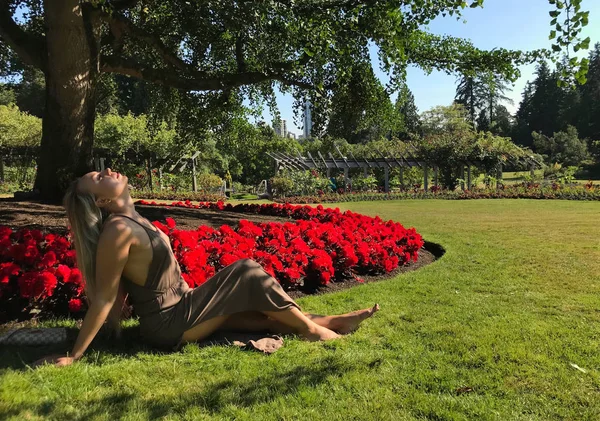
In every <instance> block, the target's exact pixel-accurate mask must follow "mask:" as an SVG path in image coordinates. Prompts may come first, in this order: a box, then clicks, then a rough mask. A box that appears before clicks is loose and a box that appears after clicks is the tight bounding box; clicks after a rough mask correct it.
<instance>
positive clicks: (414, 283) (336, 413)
mask: <svg viewBox="0 0 600 421" xmlns="http://www.w3.org/2000/svg"><path fill="white" fill-rule="evenodd" d="M333 206H335V205H333ZM340 207H341V208H342V209H351V210H353V211H356V212H360V213H364V214H369V215H379V216H381V217H382V218H383V219H393V220H395V221H400V222H401V223H403V224H404V225H405V226H414V227H416V228H417V230H418V231H419V232H420V233H421V234H423V236H424V237H425V239H427V240H429V241H433V242H437V243H440V244H442V245H443V246H444V247H445V248H446V250H447V253H446V255H445V256H444V257H443V258H442V259H440V260H439V261H437V262H435V263H433V264H431V265H429V266H427V267H425V268H423V269H420V270H418V271H416V272H411V273H408V274H404V275H400V276H398V277H396V278H394V279H392V280H387V281H383V282H378V283H373V284H367V285H362V286H360V287H357V288H353V289H350V290H346V291H343V292H339V293H337V294H330V295H324V296H316V297H309V298H304V299H300V300H298V302H299V304H300V305H301V306H302V307H303V309H304V310H305V311H310V312H315V313H342V312H345V311H348V310H354V309H358V308H363V307H367V306H370V305H372V304H373V303H375V302H378V303H380V305H381V311H380V312H379V313H378V314H377V315H376V316H375V317H374V318H372V319H370V320H367V321H366V322H364V324H363V325H362V326H361V328H360V329H359V330H358V331H357V332H355V333H354V334H352V335H350V336H347V337H344V338H343V339H340V340H335V341H331V342H326V343H308V342H304V341H301V340H299V339H295V338H292V337H288V338H286V344H285V346H284V347H283V348H281V349H280V350H279V351H277V352H276V353H275V354H273V355H271V356H264V355H260V354H258V353H252V352H248V351H240V350H238V349H236V348H235V347H233V346H232V347H225V346H213V347H206V348H200V347H198V346H197V345H188V346H186V347H185V348H184V349H183V350H182V352H179V353H172V354H160V353H156V352H151V351H150V350H148V349H146V348H144V347H140V346H138V345H134V344H133V343H131V342H127V341H125V342H121V343H119V344H115V345H112V346H109V345H107V344H103V343H99V344H97V345H94V347H93V349H91V350H90V351H89V352H88V353H87V354H86V357H85V358H84V359H83V360H82V361H80V362H78V363H76V364H74V365H73V366H69V367H64V368H55V367H51V366H46V367H42V368H39V369H35V370H33V369H30V368H28V367H27V366H26V365H24V364H25V363H27V362H30V361H31V358H32V356H31V355H30V354H28V351H27V350H8V349H3V350H1V351H0V366H1V367H3V368H2V371H1V372H0V373H1V383H0V419H3V420H4V419H14V420H22V419H29V420H35V419H58V420H95V419H97V420H143V419H172V420H175V419H249V420H274V419H285V420H300V419H327V420H353V419H372V420H424V419H428V420H429V419H430V420H454V419H456V420H564V419H568V420H597V419H600V399H599V398H600V393H599V392H600V376H599V370H600V356H599V352H598V351H599V349H600V323H599V322H600V310H599V309H600V275H599V274H600V243H599V238H600V227H599V224H598V222H597V221H598V214H599V211H600V205H599V204H597V203H588V202H571V201H533V200H531V201H530V200H475V201H438V200H425V201H395V202H372V203H352V204H344V205H340Z"/></svg>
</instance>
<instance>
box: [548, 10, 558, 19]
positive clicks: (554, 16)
mask: <svg viewBox="0 0 600 421" xmlns="http://www.w3.org/2000/svg"><path fill="white" fill-rule="evenodd" d="M548 13H549V14H550V17H552V18H557V17H558V16H559V15H560V12H559V11H558V10H552V11H550V12H548Z"/></svg>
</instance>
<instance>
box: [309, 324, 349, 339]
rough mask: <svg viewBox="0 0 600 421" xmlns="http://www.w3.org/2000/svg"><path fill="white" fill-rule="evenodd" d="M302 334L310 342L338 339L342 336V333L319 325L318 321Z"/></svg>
mask: <svg viewBox="0 0 600 421" xmlns="http://www.w3.org/2000/svg"><path fill="white" fill-rule="evenodd" d="M302 336H303V337H304V338H305V339H306V340H308V341H310V342H316V341H328V340H330V339H337V338H339V337H340V335H338V334H337V333H335V332H334V331H333V330H329V329H327V328H326V327H323V326H319V325H318V324H316V323H313V326H311V327H310V328H309V329H308V331H307V332H306V333H304V334H302Z"/></svg>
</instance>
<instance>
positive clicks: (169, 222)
mask: <svg viewBox="0 0 600 421" xmlns="http://www.w3.org/2000/svg"><path fill="white" fill-rule="evenodd" d="M165 221H166V222H167V227H169V229H170V230H172V229H173V228H175V220H174V219H173V218H166V219H165Z"/></svg>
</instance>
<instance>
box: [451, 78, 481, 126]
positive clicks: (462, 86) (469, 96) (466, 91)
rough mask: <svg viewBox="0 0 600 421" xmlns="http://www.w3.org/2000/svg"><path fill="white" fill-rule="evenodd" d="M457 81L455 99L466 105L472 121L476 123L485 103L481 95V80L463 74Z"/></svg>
mask: <svg viewBox="0 0 600 421" xmlns="http://www.w3.org/2000/svg"><path fill="white" fill-rule="evenodd" d="M457 82H458V86H457V87H456V95H455V97H454V101H456V103H458V104H462V105H463V106H464V107H465V109H466V110H467V112H468V113H469V119H470V121H471V122H472V123H473V124H475V123H476V120H477V117H478V113H479V110H481V108H482V106H483V103H484V99H483V98H482V97H481V96H480V94H481V87H480V86H479V80H478V79H477V78H476V77H475V76H472V75H461V76H460V77H459V78H458V80H457Z"/></svg>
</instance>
